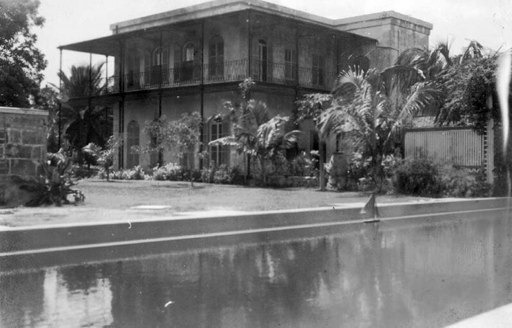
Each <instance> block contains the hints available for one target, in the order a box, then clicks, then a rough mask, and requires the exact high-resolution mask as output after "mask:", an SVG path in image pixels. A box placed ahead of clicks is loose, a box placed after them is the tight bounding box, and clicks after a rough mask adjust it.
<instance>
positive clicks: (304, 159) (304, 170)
mask: <svg viewBox="0 0 512 328" xmlns="http://www.w3.org/2000/svg"><path fill="white" fill-rule="evenodd" d="M290 174H291V175H292V176H301V177H302V176H317V175H318V170H317V169H316V170H315V162H314V160H313V158H312V156H311V155H308V154H307V153H306V152H305V151H301V152H300V153H299V154H298V155H297V156H295V158H293V159H292V160H291V161H290Z"/></svg>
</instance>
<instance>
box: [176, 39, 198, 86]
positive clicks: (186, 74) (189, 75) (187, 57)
mask: <svg viewBox="0 0 512 328" xmlns="http://www.w3.org/2000/svg"><path fill="white" fill-rule="evenodd" d="M196 52H197V51H196V47H195V45H194V43H192V42H189V43H187V44H185V46H183V57H182V58H183V61H182V63H181V69H180V76H179V79H180V80H181V81H192V80H194V78H196V77H197V76H195V75H196V74H195V73H196V72H194V62H195V60H196Z"/></svg>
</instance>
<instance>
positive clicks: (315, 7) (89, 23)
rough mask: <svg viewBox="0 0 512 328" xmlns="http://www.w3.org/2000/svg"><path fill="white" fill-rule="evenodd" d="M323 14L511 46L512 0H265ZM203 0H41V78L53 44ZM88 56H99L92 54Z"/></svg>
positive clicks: (51, 66) (79, 60) (49, 75)
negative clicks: (392, 14)
mask: <svg viewBox="0 0 512 328" xmlns="http://www.w3.org/2000/svg"><path fill="white" fill-rule="evenodd" d="M267 1H268V2H272V3H276V4H279V5H282V6H286V7H290V8H293V9H297V10H302V11H306V12H309V13H312V14H316V15H320V16H324V17H328V18H345V17H350V16H356V15H363V14H370V13H375V12H379V11H386V10H394V11H397V12H399V13H402V14H406V15H410V16H413V17H415V18H419V19H422V20H425V21H428V22H430V23H432V24H433V25H434V28H433V30H432V32H431V35H430V44H431V45H434V44H436V43H437V42H440V41H447V40H448V41H449V42H450V43H451V52H452V53H453V54H455V53H459V52H460V49H461V48H462V47H464V46H465V45H467V44H468V42H469V41H470V40H477V41H479V42H480V43H482V44H483V45H484V46H486V47H489V48H491V49H495V50H497V49H499V48H502V49H506V48H509V47H511V46H512V0H427V1H418V0H343V1H342V0H314V1H311V0H267ZM203 2H206V1H205V0H143V1H134V0H41V6H40V8H39V13H40V14H41V15H42V16H43V17H45V18H46V23H45V26H44V27H43V28H42V29H40V30H39V31H36V32H37V34H38V37H39V42H38V46H39V48H40V49H41V50H42V51H43V53H44V54H45V56H46V59H47V60H48V67H47V69H46V71H45V77H46V81H47V82H52V83H55V84H58V78H57V71H58V69H59V51H58V49H57V47H58V46H59V45H65V44H69V43H74V42H79V41H85V40H89V39H93V38H96V37H102V36H107V35H110V34H111V32H110V29H109V26H110V24H112V23H115V22H119V21H123V20H127V19H132V18H137V17H141V16H146V15H151V14H155V13H159V12H163V11H168V10H172V9H176V8H181V7H186V6H189V5H194V4H198V3H203ZM93 60H104V57H97V58H94V59H93ZM88 61H89V56H88V55H77V54H76V53H74V52H69V51H64V52H63V65H62V66H63V69H64V70H65V71H67V69H68V68H69V67H70V66H71V65H73V64H75V65H76V64H87V63H88Z"/></svg>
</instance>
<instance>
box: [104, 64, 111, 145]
mask: <svg viewBox="0 0 512 328" xmlns="http://www.w3.org/2000/svg"><path fill="white" fill-rule="evenodd" d="M108 93H109V92H108V55H105V94H108ZM105 122H108V106H105ZM106 126H107V135H108V136H110V131H109V128H110V127H109V126H108V125H106Z"/></svg>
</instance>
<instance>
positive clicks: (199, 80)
mask: <svg viewBox="0 0 512 328" xmlns="http://www.w3.org/2000/svg"><path fill="white" fill-rule="evenodd" d="M248 66H249V63H248V60H247V59H239V60H232V61H224V62H219V63H213V64H204V65H200V64H194V63H184V64H180V65H179V66H175V67H172V68H168V67H165V66H162V67H161V66H153V67H150V68H148V69H147V70H146V71H143V72H136V71H131V70H130V71H128V73H126V74H125V75H124V91H125V92H126V91H139V90H151V89H159V88H176V87H184V86H195V85H201V84H204V85H213V84H218V83H226V82H239V81H242V80H243V79H244V78H246V77H247V76H248ZM251 76H252V78H253V80H255V81H256V82H266V83H272V84H278V85H290V86H296V85H298V86H299V87H303V88H309V89H316V90H319V91H320V90H321V91H328V90H330V88H331V87H332V85H333V83H334V80H335V78H336V73H335V72H328V71H325V70H322V69H316V70H315V69H312V68H305V67H297V66H296V65H291V64H290V63H274V62H270V61H267V62H262V61H259V60H257V59H253V60H252V61H251ZM118 84H119V77H118V76H114V77H112V78H111V80H110V82H109V88H107V90H108V92H109V93H118V92H120V90H119V86H118Z"/></svg>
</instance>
